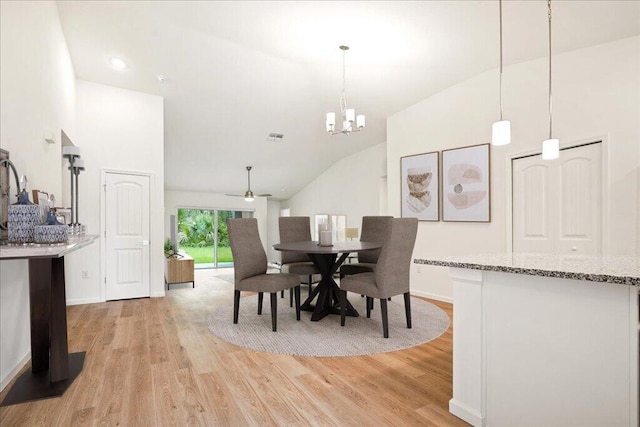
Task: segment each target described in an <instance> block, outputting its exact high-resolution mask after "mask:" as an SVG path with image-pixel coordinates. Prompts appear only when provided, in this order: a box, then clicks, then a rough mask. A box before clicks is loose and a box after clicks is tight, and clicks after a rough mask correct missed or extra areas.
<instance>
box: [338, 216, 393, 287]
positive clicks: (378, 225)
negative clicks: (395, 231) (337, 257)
mask: <svg viewBox="0 0 640 427" xmlns="http://www.w3.org/2000/svg"><path fill="white" fill-rule="evenodd" d="M392 218H393V217H392V216H363V217H362V234H361V235H360V241H362V242H374V243H381V244H384V243H385V241H386V239H387V238H388V228H389V223H390V220H391V219H392ZM381 250H382V249H376V250H374V251H365V252H360V253H359V254H358V262H356V263H353V264H343V265H342V267H340V278H341V279H342V278H343V277H344V276H348V275H350V274H358V273H366V272H369V271H375V268H376V263H377V262H378V257H379V256H380V251H381Z"/></svg>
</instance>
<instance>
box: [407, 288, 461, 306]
mask: <svg viewBox="0 0 640 427" xmlns="http://www.w3.org/2000/svg"><path fill="white" fill-rule="evenodd" d="M411 293H412V294H413V295H417V296H419V297H424V298H429V299H434V300H436V301H442V302H448V303H449V304H453V298H451V297H443V296H442V295H437V294H432V293H429V292H423V291H416V290H412V291H411Z"/></svg>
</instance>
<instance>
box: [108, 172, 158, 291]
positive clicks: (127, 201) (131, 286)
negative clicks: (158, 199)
mask: <svg viewBox="0 0 640 427" xmlns="http://www.w3.org/2000/svg"><path fill="white" fill-rule="evenodd" d="M105 191H106V195H105V215H106V217H105V218H106V236H105V239H106V250H107V255H106V259H107V268H106V298H107V300H114V299H126V298H140V297H148V296H150V294H151V292H150V286H149V285H150V283H149V276H150V272H149V200H150V199H149V177H148V176H141V175H127V174H118V173H107V174H106V188H105Z"/></svg>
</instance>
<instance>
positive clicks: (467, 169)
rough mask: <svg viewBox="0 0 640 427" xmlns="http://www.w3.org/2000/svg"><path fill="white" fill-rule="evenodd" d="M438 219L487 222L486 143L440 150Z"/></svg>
mask: <svg viewBox="0 0 640 427" xmlns="http://www.w3.org/2000/svg"><path fill="white" fill-rule="evenodd" d="M442 208H443V209H442V220H443V221H458V222H491V170H490V144H480V145H472V146H469V147H461V148H454V149H451V150H442Z"/></svg>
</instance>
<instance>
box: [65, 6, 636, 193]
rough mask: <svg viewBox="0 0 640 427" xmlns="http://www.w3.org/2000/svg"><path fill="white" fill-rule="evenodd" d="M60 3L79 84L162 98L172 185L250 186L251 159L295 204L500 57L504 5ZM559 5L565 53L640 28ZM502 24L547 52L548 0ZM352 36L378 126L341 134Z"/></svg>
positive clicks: (528, 45)
mask: <svg viewBox="0 0 640 427" xmlns="http://www.w3.org/2000/svg"><path fill="white" fill-rule="evenodd" d="M57 4H58V10H59V13H60V18H61V21H62V27H63V30H64V33H65V36H66V39H67V43H68V45H69V50H70V52H71V58H72V60H73V64H74V67H75V70H76V75H77V77H78V78H79V79H83V80H88V81H92V82H97V83H103V84H108V85H113V86H117V87H122V88H127V89H132V90H138V91H142V92H147V93H152V94H157V95H162V96H164V98H165V188H166V189H176V190H191V191H208V192H216V193H226V192H235V193H243V192H244V191H245V190H246V170H245V166H247V165H252V166H253V170H252V175H251V178H252V179H251V183H252V190H253V191H254V192H256V193H272V194H273V195H274V197H275V198H279V199H286V198H288V197H290V196H292V195H293V194H295V193H296V192H297V191H298V190H300V189H301V188H302V187H303V186H304V185H306V184H307V183H308V182H310V181H311V180H312V179H314V178H315V177H316V176H318V175H319V174H320V173H322V172H323V171H324V170H325V169H327V168H328V167H330V166H331V165H332V164H333V163H334V162H335V161H337V160H338V159H340V158H342V157H345V156H348V155H350V154H352V153H355V152H357V151H360V150H362V149H364V148H366V147H369V146H373V145H376V144H379V143H381V142H385V141H386V117H388V116H389V115H391V114H393V113H395V112H397V111H399V110H402V109H404V108H406V107H408V106H409V105H411V104H413V103H415V102H417V101H419V100H421V99H423V98H426V97H428V96H430V95H432V94H434V93H436V92H438V91H441V90H443V89H445V88H447V87H449V86H452V85H454V84H456V83H458V82H461V81H463V80H465V79H468V78H470V77H472V76H474V75H476V74H478V73H481V72H484V71H486V70H490V69H495V68H496V67H498V64H499V49H498V41H499V39H498V34H499V33H498V28H499V27H498V2H497V1H424V2H417V1H412V2H404V1H390V2H386V1H380V2H378V1H373V2H369V1H366V2H365V1H361V2H355V1H354V2H332V1H319V2H316V1H288V2H287V1H283V2H266V1H260V2H258V1H250V2H241V1H227V2H202V1H181V2H160V1H158V2H143V1H128V2H124V1H122V2H116V1H107V2H93V1H74V2H70V1H59V2H58V3H57ZM552 6H553V51H554V53H560V52H565V51H568V50H573V49H578V48H582V47H587V46H591V45H595V44H599V43H605V42H609V41H613V40H617V39H621V38H625V37H631V36H634V35H637V34H639V33H640V2H637V1H569V0H563V1H559V0H556V1H554V2H553V4H552ZM503 23H504V33H503V34H504V36H503V37H504V61H505V64H513V63H517V62H522V61H527V60H530V59H534V58H538V57H542V56H545V55H546V52H547V50H546V49H547V43H548V39H547V7H546V1H542V0H536V1H515V0H514V1H512V0H509V1H507V0H505V2H504V3H503ZM341 44H348V45H349V46H350V47H351V49H350V50H349V51H348V53H347V58H346V60H347V71H346V76H347V86H346V94H347V101H348V104H349V106H350V107H353V108H355V109H356V113H357V114H365V115H366V116H367V127H366V129H365V130H364V131H363V132H361V133H356V134H352V135H350V136H348V137H347V136H343V135H337V136H333V137H332V136H329V135H327V134H326V132H325V130H324V120H325V113H327V112H329V111H335V112H339V104H338V100H339V95H340V89H341V85H342V54H341V51H340V50H339V49H338V46H339V45H341ZM110 57H119V58H122V59H123V60H125V61H126V63H127V65H128V67H127V68H126V69H125V70H116V69H114V68H113V67H112V66H111V65H110V64H109V58H110ZM159 74H162V75H164V76H166V77H167V82H166V83H165V84H160V83H159V82H158V80H157V78H156V76H157V75H159ZM496 79H497V74H496ZM493 101H495V104H496V106H495V107H496V110H497V103H498V94H496V99H495V100H489V104H491V102H493ZM488 108H492V107H491V105H489V107H488ZM490 125H491V124H490V123H487V127H488V128H489V127H490ZM270 132H278V133H283V134H284V139H283V140H282V141H281V142H279V143H277V144H274V143H271V142H267V141H266V138H267V136H268V134H269V133H270ZM425 150H426V148H425Z"/></svg>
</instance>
